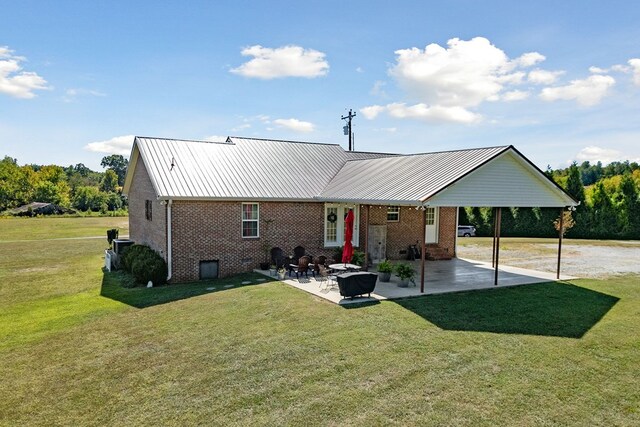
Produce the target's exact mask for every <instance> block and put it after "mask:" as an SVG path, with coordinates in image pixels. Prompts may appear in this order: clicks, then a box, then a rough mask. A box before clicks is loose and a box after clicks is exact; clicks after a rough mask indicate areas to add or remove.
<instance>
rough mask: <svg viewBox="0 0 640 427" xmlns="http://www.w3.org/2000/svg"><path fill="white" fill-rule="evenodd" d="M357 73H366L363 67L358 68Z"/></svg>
mask: <svg viewBox="0 0 640 427" xmlns="http://www.w3.org/2000/svg"><path fill="white" fill-rule="evenodd" d="M356 72H357V73H364V69H363V68H362V67H356Z"/></svg>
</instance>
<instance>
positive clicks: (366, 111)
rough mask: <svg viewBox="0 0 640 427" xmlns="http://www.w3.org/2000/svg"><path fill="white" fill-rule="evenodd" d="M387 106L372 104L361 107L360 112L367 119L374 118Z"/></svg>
mask: <svg viewBox="0 0 640 427" xmlns="http://www.w3.org/2000/svg"><path fill="white" fill-rule="evenodd" d="M384 110H385V108H384V107H383V106H382V105H370V106H368V107H363V108H361V109H360V113H361V114H362V115H363V116H364V118H365V119H368V120H373V119H375V118H376V117H378V114H380V113H382V112H383V111H384Z"/></svg>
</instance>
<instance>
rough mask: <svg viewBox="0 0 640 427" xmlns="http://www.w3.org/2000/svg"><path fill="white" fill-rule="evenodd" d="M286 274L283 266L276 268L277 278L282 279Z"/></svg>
mask: <svg viewBox="0 0 640 427" xmlns="http://www.w3.org/2000/svg"><path fill="white" fill-rule="evenodd" d="M286 274H287V270H285V268H284V267H280V268H279V269H278V280H284V277H285V275H286Z"/></svg>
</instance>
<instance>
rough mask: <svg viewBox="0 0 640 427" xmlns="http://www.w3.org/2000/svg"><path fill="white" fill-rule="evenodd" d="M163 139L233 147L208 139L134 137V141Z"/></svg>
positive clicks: (223, 142)
mask: <svg viewBox="0 0 640 427" xmlns="http://www.w3.org/2000/svg"><path fill="white" fill-rule="evenodd" d="M137 138H140V139H162V140H165V141H185V142H202V143H205V144H226V145H233V142H227V141H226V140H225V141H207V140H206V139H185V138H164V137H157V136H140V135H136V136H135V137H134V139H137Z"/></svg>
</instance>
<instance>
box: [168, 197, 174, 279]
mask: <svg viewBox="0 0 640 427" xmlns="http://www.w3.org/2000/svg"><path fill="white" fill-rule="evenodd" d="M172 204H173V200H171V199H169V201H168V202H167V282H168V281H169V280H171V259H172V253H171V252H172V251H171V205H172Z"/></svg>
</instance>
